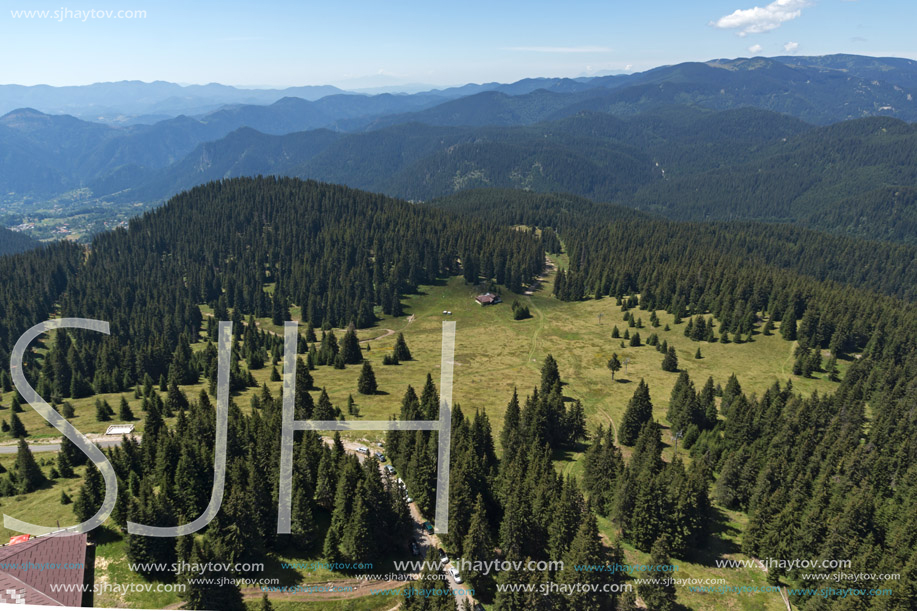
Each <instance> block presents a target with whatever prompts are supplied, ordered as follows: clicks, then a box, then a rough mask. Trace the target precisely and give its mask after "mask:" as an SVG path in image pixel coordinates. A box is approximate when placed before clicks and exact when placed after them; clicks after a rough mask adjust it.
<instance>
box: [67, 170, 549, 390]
mask: <svg viewBox="0 0 917 611" xmlns="http://www.w3.org/2000/svg"><path fill="white" fill-rule="evenodd" d="M459 260H463V261H466V262H467V261H477V262H478V263H479V264H480V266H481V267H482V269H485V270H487V271H488V272H489V273H491V274H494V275H496V276H497V277H498V278H499V279H500V282H502V283H505V284H507V285H508V286H513V287H515V288H516V289H520V290H521V287H522V284H523V282H526V281H527V280H528V279H530V278H532V277H533V276H534V275H536V274H538V273H540V272H541V270H542V269H543V267H544V250H543V248H542V246H541V243H540V241H539V240H538V239H537V238H536V237H535V236H534V235H533V234H532V233H531V232H524V231H515V230H512V229H510V228H500V227H499V226H497V225H495V224H493V223H490V222H487V221H483V220H473V219H471V220H469V219H464V218H460V217H457V216H455V215H453V214H450V213H447V212H443V211H439V210H434V209H428V208H421V207H417V206H414V205H411V204H408V203H406V202H403V201H398V200H393V199H390V198H387V197H385V196H381V195H375V194H370V193H364V192H360V191H355V190H352V189H348V188H346V187H340V186H334V185H326V184H321V183H317V182H302V181H299V180H295V179H274V178H255V179H250V178H246V179H235V180H229V181H223V182H214V183H210V184H207V185H204V186H201V187H198V188H195V189H192V190H191V191H188V192H186V193H182V194H181V195H179V196H177V197H175V198H174V199H173V200H172V201H170V202H169V203H168V204H167V205H166V206H164V207H162V208H160V209H157V210H155V211H153V212H149V213H147V214H146V215H144V216H143V217H141V218H138V219H136V220H135V221H133V222H132V223H131V224H130V228H129V229H127V230H116V231H114V232H111V233H107V234H102V235H100V236H98V237H97V238H96V239H95V240H94V242H93V245H92V252H91V254H90V256H89V258H88V261H87V263H86V265H85V267H84V269H82V270H81V272H80V273H79V274H78V275H77V276H76V278H75V279H74V280H73V281H72V283H71V288H72V290H69V291H68V292H67V294H66V295H64V297H63V298H62V300H61V303H62V306H61V311H62V314H63V315H65V316H67V315H74V316H77V315H78V316H83V317H91V318H98V319H101V320H108V321H110V322H111V323H112V334H113V339H112V340H111V341H113V342H115V344H114V345H115V346H120V348H125V347H127V346H130V350H133V351H137V352H140V353H142V354H143V355H144V357H143V359H141V362H147V366H146V367H145V369H152V370H153V372H154V373H157V374H158V373H162V372H164V371H166V370H167V362H166V361H167V360H168V359H167V357H168V355H170V354H171V353H172V351H173V350H174V348H175V346H176V344H177V343H178V342H179V336H180V335H182V334H184V335H185V337H196V330H197V329H199V328H200V325H201V317H200V313H199V311H198V308H197V306H198V304H201V303H206V304H210V305H211V306H212V307H213V308H214V311H215V312H216V314H217V315H218V316H219V317H221V319H223V320H226V316H228V314H227V308H233V311H234V314H236V315H237V316H241V315H242V314H246V315H248V314H254V315H255V316H259V317H260V316H272V317H273V318H274V319H275V320H281V321H282V320H287V319H289V316H290V314H289V310H290V307H291V306H292V305H297V306H299V307H301V308H302V319H303V322H304V323H307V322H308V323H312V324H313V325H315V326H316V327H318V326H320V325H323V324H330V325H334V326H337V327H346V326H347V325H349V324H350V323H354V324H355V325H356V326H358V327H365V326H367V325H370V324H372V323H373V322H374V321H375V319H376V317H375V314H374V307H375V306H381V309H382V311H383V312H385V313H386V314H394V315H400V313H401V306H400V301H399V300H400V297H401V296H402V295H404V294H405V293H408V292H410V291H413V290H415V289H416V287H417V286H418V285H420V284H422V283H423V284H429V283H432V282H433V281H434V280H435V279H436V278H437V277H441V276H445V275H452V274H455V273H458V270H459V269H460V268H459V264H458V261H459ZM265 284H271V285H273V291H272V293H271V294H268V293H267V292H265V291H264V286H265ZM240 320H241V319H240ZM96 341H98V338H96ZM120 348H119V349H120ZM126 362H127V363H129V365H128V370H127V371H124V369H123V367H124V365H123V364H120V365H119V364H114V363H112V364H109V371H107V372H106V375H107V376H111V378H113V379H116V380H120V379H121V378H122V377H123V376H124V375H125V374H127V375H128V377H132V376H136V375H140V374H141V373H142V372H141V370H135V369H134V368H135V366H136V364H135V361H134V359H127V361H126ZM92 374H93V375H95V374H96V372H92ZM155 377H156V376H155V375H154V378H155ZM111 378H110V379H111ZM118 384H120V381H119V382H118Z"/></svg>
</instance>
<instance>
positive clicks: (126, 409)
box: [118, 397, 134, 422]
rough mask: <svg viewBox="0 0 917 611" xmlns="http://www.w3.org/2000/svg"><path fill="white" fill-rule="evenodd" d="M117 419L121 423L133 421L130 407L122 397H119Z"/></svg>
mask: <svg viewBox="0 0 917 611" xmlns="http://www.w3.org/2000/svg"><path fill="white" fill-rule="evenodd" d="M118 418H119V419H120V420H121V422H130V421H131V420H133V419H134V412H132V411H131V407H130V405H128V403H127V399H125V398H124V397H121V405H120V406H119V408H118Z"/></svg>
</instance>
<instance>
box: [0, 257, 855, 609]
mask: <svg viewBox="0 0 917 611" xmlns="http://www.w3.org/2000/svg"><path fill="white" fill-rule="evenodd" d="M558 263H559V264H560V265H561V266H563V264H564V263H565V262H564V261H563V258H560V259H559V260H558ZM550 291H551V283H550V280H549V282H548V283H547V284H546V286H545V288H544V289H543V290H542V291H540V292H538V293H536V294H535V295H532V296H519V297H518V298H519V299H520V300H521V301H523V302H526V303H528V304H529V305H530V309H531V312H532V318H530V319H528V320H524V321H514V320H512V311H511V308H510V303H511V302H512V300H513V296H512V295H507V294H505V295H504V304H502V305H497V306H492V307H481V306H479V305H477V304H476V303H475V302H474V300H473V297H474V295H475V294H476V293H477V291H476V290H475V289H474V287H471V286H467V285H465V284H464V283H463V282H462V280H461V279H460V278H453V279H451V280H449V281H448V282H444V283H442V284H441V285H437V286H429V287H424V288H423V291H422V292H421V293H420V294H418V295H413V296H410V297H408V298H406V299H405V302H404V305H405V310H406V312H407V313H408V314H413V316H414V318H413V320H412V321H411V322H408V318H407V317H402V318H398V319H392V318H389V317H385V318H384V319H383V320H382V321H380V323H379V325H378V326H377V327H376V328H374V329H368V330H364V331H361V332H360V334H359V335H360V338H361V339H362V340H373V341H370V342H369V343H370V345H371V350H370V351H364V354H365V356H366V357H367V358H368V359H369V360H370V361H371V362H372V364H373V367H374V369H375V372H376V377H377V380H378V383H379V388H380V390H381V391H382V392H381V393H380V394H378V395H375V396H371V397H367V396H362V395H359V394H357V392H356V386H357V377H358V375H359V367H355V366H349V367H348V368H347V369H345V370H335V369H333V368H330V367H322V368H319V370H318V371H315V372H313V374H314V377H315V381H316V384H317V385H318V386H320V387H326V388H327V390H328V392H329V394H330V396H331V399H332V401H333V402H334V403H335V404H336V405H339V406H341V407H342V408H343V407H344V406H345V405H346V400H347V396H348V394H353V396H354V399H355V400H356V402H357V405H358V407H359V409H360V412H361V418H365V419H372V420H375V419H385V418H387V417H388V416H390V415H395V414H397V412H398V409H399V405H400V400H401V396H402V395H403V393H404V390H405V387H406V386H407V385H408V384H411V385H413V386H414V387H415V389H417V390H418V392H419V389H420V387H421V386H422V385H423V383H424V380H425V378H426V375H427V373H428V372H429V373H431V374H432V375H433V378H434V381H436V382H437V384H438V382H439V359H440V349H441V346H440V341H441V328H442V321H443V320H444V319H451V320H455V321H456V323H457V324H456V327H457V334H456V354H455V357H456V358H455V360H456V366H455V383H454V400H455V402H456V403H457V404H459V405H461V406H462V408H463V410H464V411H465V412H466V414H470V413H472V412H473V411H474V410H475V409H478V408H481V409H484V410H486V411H487V413H488V415H489V416H490V418H491V421H492V424H493V427H494V432H495V434H497V433H498V432H499V431H500V429H501V428H502V424H503V410H504V407H505V405H506V403H507V401H508V400H509V398H510V396H511V394H512V392H513V388H514V387H518V388H519V392H520V395H523V396H524V395H525V394H526V393H529V392H531V389H532V388H533V387H534V386H535V385H537V384H538V383H539V379H540V373H539V372H540V365H541V362H542V360H543V359H544V357H545V356H546V355H547V354H549V353H550V354H553V355H554V357H555V358H556V359H557V361H558V364H559V366H560V371H561V375H562V377H563V379H564V381H565V382H567V386H566V387H565V394H566V395H568V396H570V397H573V398H577V399H580V400H582V401H583V405H584V407H585V410H586V413H587V416H588V419H589V425H590V428H594V427H595V426H597V425H598V424H600V423H601V424H603V425H605V426H608V424H609V423H610V422H614V423H617V422H619V421H620V418H621V416H622V414H623V412H624V408H625V406H626V404H627V401H628V400H629V398H630V396H631V395H632V394H633V390H634V388H635V386H636V381H638V380H639V379H641V378H643V379H645V380H646V381H647V383H648V384H649V386H650V390H651V396H652V399H653V403H654V407H655V415H656V418H657V419H658V420H660V421H662V420H663V419H664V414H665V410H666V407H667V402H668V396H669V394H670V391H671V388H672V386H673V384H674V383H675V380H676V378H677V374H672V373H667V372H664V371H662V369H661V368H660V363H661V360H662V355H661V354H660V353H658V352H657V351H656V350H655V349H654V348H653V347H650V346H642V347H639V348H630V347H627V348H621V347H620V341H621V340H612V339H611V329H612V327H613V326H614V325H617V326H618V327H619V328H620V330H621V332H622V333H623V331H624V329H625V328H626V324H625V323H623V313H622V312H621V311H620V308H619V307H617V306H615V302H614V300H612V299H602V300H592V301H585V302H581V303H563V302H559V301H557V300H555V299H553V298H552V297H550ZM443 310H450V311H451V312H452V316H448V317H444V316H443V315H442V311H443ZM205 311H206V310H205ZM599 314H601V315H602V317H601V320H600V318H599ZM635 315H636V316H640V317H642V318H643V320H644V323H645V324H646V325H648V320H649V313H648V312H639V311H635ZM658 315H659V317H660V319H661V320H662V322H663V324H665V323H666V322H668V323H670V324H671V323H672V322H673V321H672V317H671V316H670V315H668V314H666V313H664V312H659V313H658ZM293 316H294V318H296V317H297V316H298V311H295V310H294V312H293ZM259 324H260V325H261V326H262V327H263V328H266V329H270V330H272V331H275V332H281V331H282V330H281V329H280V328H276V327H274V326H273V325H272V324H271V323H270V321H269V320H264V319H262V320H260V321H259ZM683 328H684V327H683V324H682V325H678V326H675V325H673V328H672V330H671V331H669V332H664V331H662V328H661V327H660V328H658V329H650V328H649V327H648V326H647V327H646V328H644V329H641V330H640V334H641V336H642V337H643V339H644V340H645V339H646V338H647V337H648V336H649V334H650V333H652V332H654V331H655V332H657V333H658V334H659V336H660V340H663V339H665V340H667V341H668V342H669V343H670V344H674V345H675V347H676V349H677V351H678V356H679V364H680V366H681V367H682V368H686V369H687V370H688V372H689V373H690V374H691V377H692V379H693V380H695V383H696V384H698V385H701V384H703V382H704V381H705V380H706V378H707V376H710V375H712V376H713V378H714V380H715V381H716V382H718V383H721V384H725V382H726V379H727V378H728V377H729V375H730V374H731V373H733V372H735V373H736V374H737V375H738V376H739V380H740V382H741V383H742V386H743V389H745V390H746V391H747V392H758V393H760V392H762V391H763V390H765V389H766V388H767V387H768V386H770V385H771V384H772V383H773V382H774V381H777V380H779V381H781V382H785V381H786V380H787V379H790V377H792V376H790V369H791V367H792V363H793V357H792V351H793V345H792V344H790V343H788V342H785V341H783V340H782V339H781V338H780V337H779V335H774V336H770V337H764V336H762V335H757V336H755V340H756V341H754V342H751V343H745V344H732V343H730V344H719V343H717V344H707V343H697V342H692V341H689V340H688V339H687V338H685V337H684V335H683ZM386 329H392V330H394V331H402V330H403V331H404V333H405V337H406V339H407V341H408V345H409V347H410V349H411V351H412V353H413V355H414V360H413V361H411V362H407V363H403V364H401V365H398V366H383V365H382V364H381V360H382V356H383V355H384V354H385V353H387V352H389V351H390V350H391V349H392V346H393V344H394V339H395V336H394V335H389V336H386V337H382V338H381V339H378V340H374V338H377V337H379V336H380V335H383V334H385V333H386V331H385V330H386ZM631 331H633V329H631ZM341 334H342V332H338V335H339V337H340V335H341ZM364 345H365V344H364ZM698 346H699V347H700V348H701V351H702V353H703V356H704V358H703V359H701V360H695V359H694V353H695V350H696V349H697V348H698ZM200 347H202V345H201V346H199V347H197V348H198V349H199V348H200ZM612 352H617V353H618V355H619V356H620V357H621V358H622V360H623V358H629V359H630V362H629V365H628V370H627V372H626V373H625V372H624V371H623V370H622V371H621V372H619V374H618V376H617V377H618V378H619V379H618V380H617V381H615V382H612V380H611V376H610V374H609V372H608V370H607V369H606V367H605V363H606V362H607V360H608V358H609V357H610V356H611V354H612ZM844 367H845V364H844V363H841V368H842V370H843V368H844ZM254 375H255V378H256V379H257V380H258V382H259V383H261V382H267V383H268V385H269V386H270V387H271V389H272V391H274V392H275V393H279V392H280V383H279V382H273V383H272V382H269V381H268V380H269V376H270V366H268V367H265V368H264V369H261V370H258V371H256V372H254ZM792 379H793V384H794V386H795V387H796V389H797V390H798V391H800V392H803V393H806V394H808V393H811V392H813V391H818V392H830V391H831V390H832V389H833V388H834V386H835V384H834V383H832V382H829V381H828V380H826V379H823V376H821V375H818V376H817V377H816V378H814V379H801V378H798V377H792ZM203 387H204V384H203V383H201V384H198V385H196V386H192V387H187V388H185V389H184V390H185V391H186V392H187V393H188V395H189V397H194V396H196V394H197V393H198V392H199V391H200V389H201V388H203ZM254 392H256V390H255V389H250V390H247V391H245V392H243V393H240V394H239V395H237V396H236V397H235V401H236V402H237V403H238V404H239V405H240V406H242V408H243V409H244V410H248V406H249V397H250V396H251V394H253V393H254ZM313 394H314V395H315V396H316V398H317V394H318V391H315V392H314V393H313ZM126 397H127V398H128V400H129V402H130V403H131V407H132V409H133V410H134V412H135V414H136V415H137V416H142V413H141V412H140V401H139V400H135V399H133V394H132V393H128V394H126ZM107 398H108V400H109V402H110V403H111V404H112V406H113V407H114V408H115V409H116V410H117V405H118V401H119V400H120V395H108V396H107ZM10 399H11V394H10V393H7V394H6V396H3V397H2V402H0V404H2V405H5V406H7V407H8V406H9V402H10ZM73 403H74V405H75V407H76V414H77V417H76V418H75V419H74V420H73V422H74V424H75V425H76V426H77V428H79V429H80V430H81V431H83V432H84V433H89V432H101V431H103V430H104V428H105V427H106V426H107V425H108V424H111V423H99V422H96V421H95V408H94V403H95V398H90V399H81V400H77V401H74V402H73ZM8 414H9V411H8V409H7V410H3V411H0V418H8V417H9V416H8ZM20 417H21V419H22V420H23V423H24V424H25V425H26V427H27V429H28V430H29V431H30V433H31V434H32V436H33V437H38V436H48V437H53V436H55V433H56V431H54V430H53V429H51V428H49V427H47V426H46V425H45V424H44V421H43V420H42V419H41V417H40V416H38V414H37V413H35V412H34V411H33V410H31V409H27V410H26V411H25V412H24V413H23V414H20ZM134 424H135V425H137V427H138V430H141V431H142V421H139V420H138V421H135V422H134ZM350 435H351V436H352V437H355V438H365V439H367V440H375V439H381V438H382V435H381V433H380V434H378V435H377V434H375V433H352V434H350ZM3 438H7V439H8V434H6V433H4V434H3ZM664 438H665V439H666V440H667V441H668V440H669V438H668V434H667V432H666V433H665V434H664ZM42 456H44V457H46V458H47V457H50V456H52V455H50V454H49V455H40V456H39V459H40V460H41V458H42ZM581 457H582V455H581V454H579V453H567V454H566V455H564V456H559V457H558V458H559V460H558V467H559V468H560V469H561V470H563V471H564V472H567V473H573V474H578V473H579V472H581V461H580V459H581ZM666 458H667V459H668V458H671V448H668V449H667V450H666ZM12 460H13V457H11V456H8V457H2V458H0V461H2V464H4V466H8V465H9V464H10V463H11V462H12ZM49 468H50V467H46V472H47V469H49ZM78 481H79V480H76V479H74V480H69V481H67V482H64V483H55V484H54V485H53V486H52V487H51V488H49V489H46V490H42V491H39V492H36V493H34V494H31V495H27V496H25V497H15V498H10V499H2V504H3V509H4V511H5V512H6V513H10V514H11V515H16V516H28V519H30V520H32V521H35V522H41V523H53V521H54V520H57V519H60V520H61V524H67V523H72V522H73V515H72V510H71V508H70V507H69V506H62V505H60V503H59V497H60V490H59V488H60V487H61V486H65V487H66V488H67V490H68V493H70V494H71V496H74V497H75V489H76V487H77V484H78ZM720 518H721V519H720V520H719V521H718V523H717V525H716V535H715V536H714V537H713V538H712V539H711V541H710V545H709V550H708V553H707V554H706V555H705V556H703V557H700V558H696V559H693V560H694V562H687V561H684V560H681V559H679V561H678V564H679V566H680V567H681V570H680V571H679V573H678V574H677V575H675V576H676V577H682V578H684V577H697V578H710V577H726V578H727V579H728V583H729V584H731V585H736V584H748V585H763V584H764V575H763V573H760V572H758V571H751V570H741V571H735V570H723V569H716V568H715V567H712V566H710V565H712V559H713V558H715V557H721V556H728V557H741V555H740V554H738V551H737V550H738V546H739V543H740V541H741V532H742V530H743V527H744V522H745V516H744V515H741V514H737V513H735V512H727V511H722V510H721V511H720ZM601 525H602V530H603V532H604V533H605V534H607V535H609V536H611V537H613V536H614V532H613V529H612V526H611V524H610V523H608V522H607V521H604V520H602V521H601ZM3 533H4V534H3V536H9V535H10V534H11V533H9V532H8V531H5V530H4V531H3ZM625 549H626V553H627V558H628V560H629V561H630V562H633V563H639V562H642V561H645V560H647V556H646V555H645V554H642V553H640V552H638V551H636V550H633V549H631V548H625ZM123 554H124V550H123V540H121V539H119V538H117V537H114V536H110V537H105V538H104V542H103V544H102V545H101V546H100V548H99V554H98V555H99V558H100V559H102V565H103V566H104V568H102V570H100V571H99V573H98V574H97V576H98V577H100V578H104V579H110V580H114V581H124V582H138V581H140V580H141V578H139V577H137V576H134V575H131V574H130V573H129V571H127V568H126V565H125V563H124V562H123V560H121V561H119V559H120V558H123ZM301 577H302V579H303V581H313V580H315V579H316V578H318V577H319V576H318V575H309V574H305V575H302V576H301ZM325 577H326V576H325ZM678 593H679V600H680V602H682V603H684V604H686V605H687V606H688V607H689V608H692V609H722V608H735V609H748V610H752V609H770V608H773V609H779V608H782V607H781V603H780V599H779V597H777V596H776V595H706V596H703V595H699V594H694V595H691V594H689V593H688V591H687V589H686V588H681V587H679V588H678ZM370 598H372V597H370ZM174 600H176V597H175V596H174V595H162V594H160V595H145V596H144V595H136V594H134V595H130V598H129V600H127V601H126V600H124V599H120V598H118V599H116V598H113V597H111V596H104V597H100V599H99V601H98V604H125V603H126V602H127V603H129V604H131V605H132V606H133V605H136V606H144V605H147V604H149V605H151V606H156V605H158V604H169V603H170V602H173V601H174ZM359 600H364V599H359ZM353 602H354V603H355V604H356V601H353ZM360 604H363V603H360ZM365 604H366V605H368V606H366V607H354V608H361V609H362V608H367V609H372V608H375V607H374V606H373V603H371V602H370V601H366V602H365ZM342 608H349V607H342Z"/></svg>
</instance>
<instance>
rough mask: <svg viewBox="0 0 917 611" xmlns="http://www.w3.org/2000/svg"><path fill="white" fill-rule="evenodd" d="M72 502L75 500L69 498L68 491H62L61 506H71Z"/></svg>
mask: <svg viewBox="0 0 917 611" xmlns="http://www.w3.org/2000/svg"><path fill="white" fill-rule="evenodd" d="M72 502H73V499H71V498H70V497H69V496H67V491H66V490H61V491H60V504H61V505H69V504H70V503H72Z"/></svg>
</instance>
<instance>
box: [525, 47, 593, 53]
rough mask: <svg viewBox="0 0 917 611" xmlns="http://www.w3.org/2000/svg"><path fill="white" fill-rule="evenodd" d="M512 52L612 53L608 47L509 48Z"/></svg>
mask: <svg viewBox="0 0 917 611" xmlns="http://www.w3.org/2000/svg"><path fill="white" fill-rule="evenodd" d="M509 50H510V51H525V52H528V53H610V52H611V49H610V48H608V47H588V46H587V47H509Z"/></svg>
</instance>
